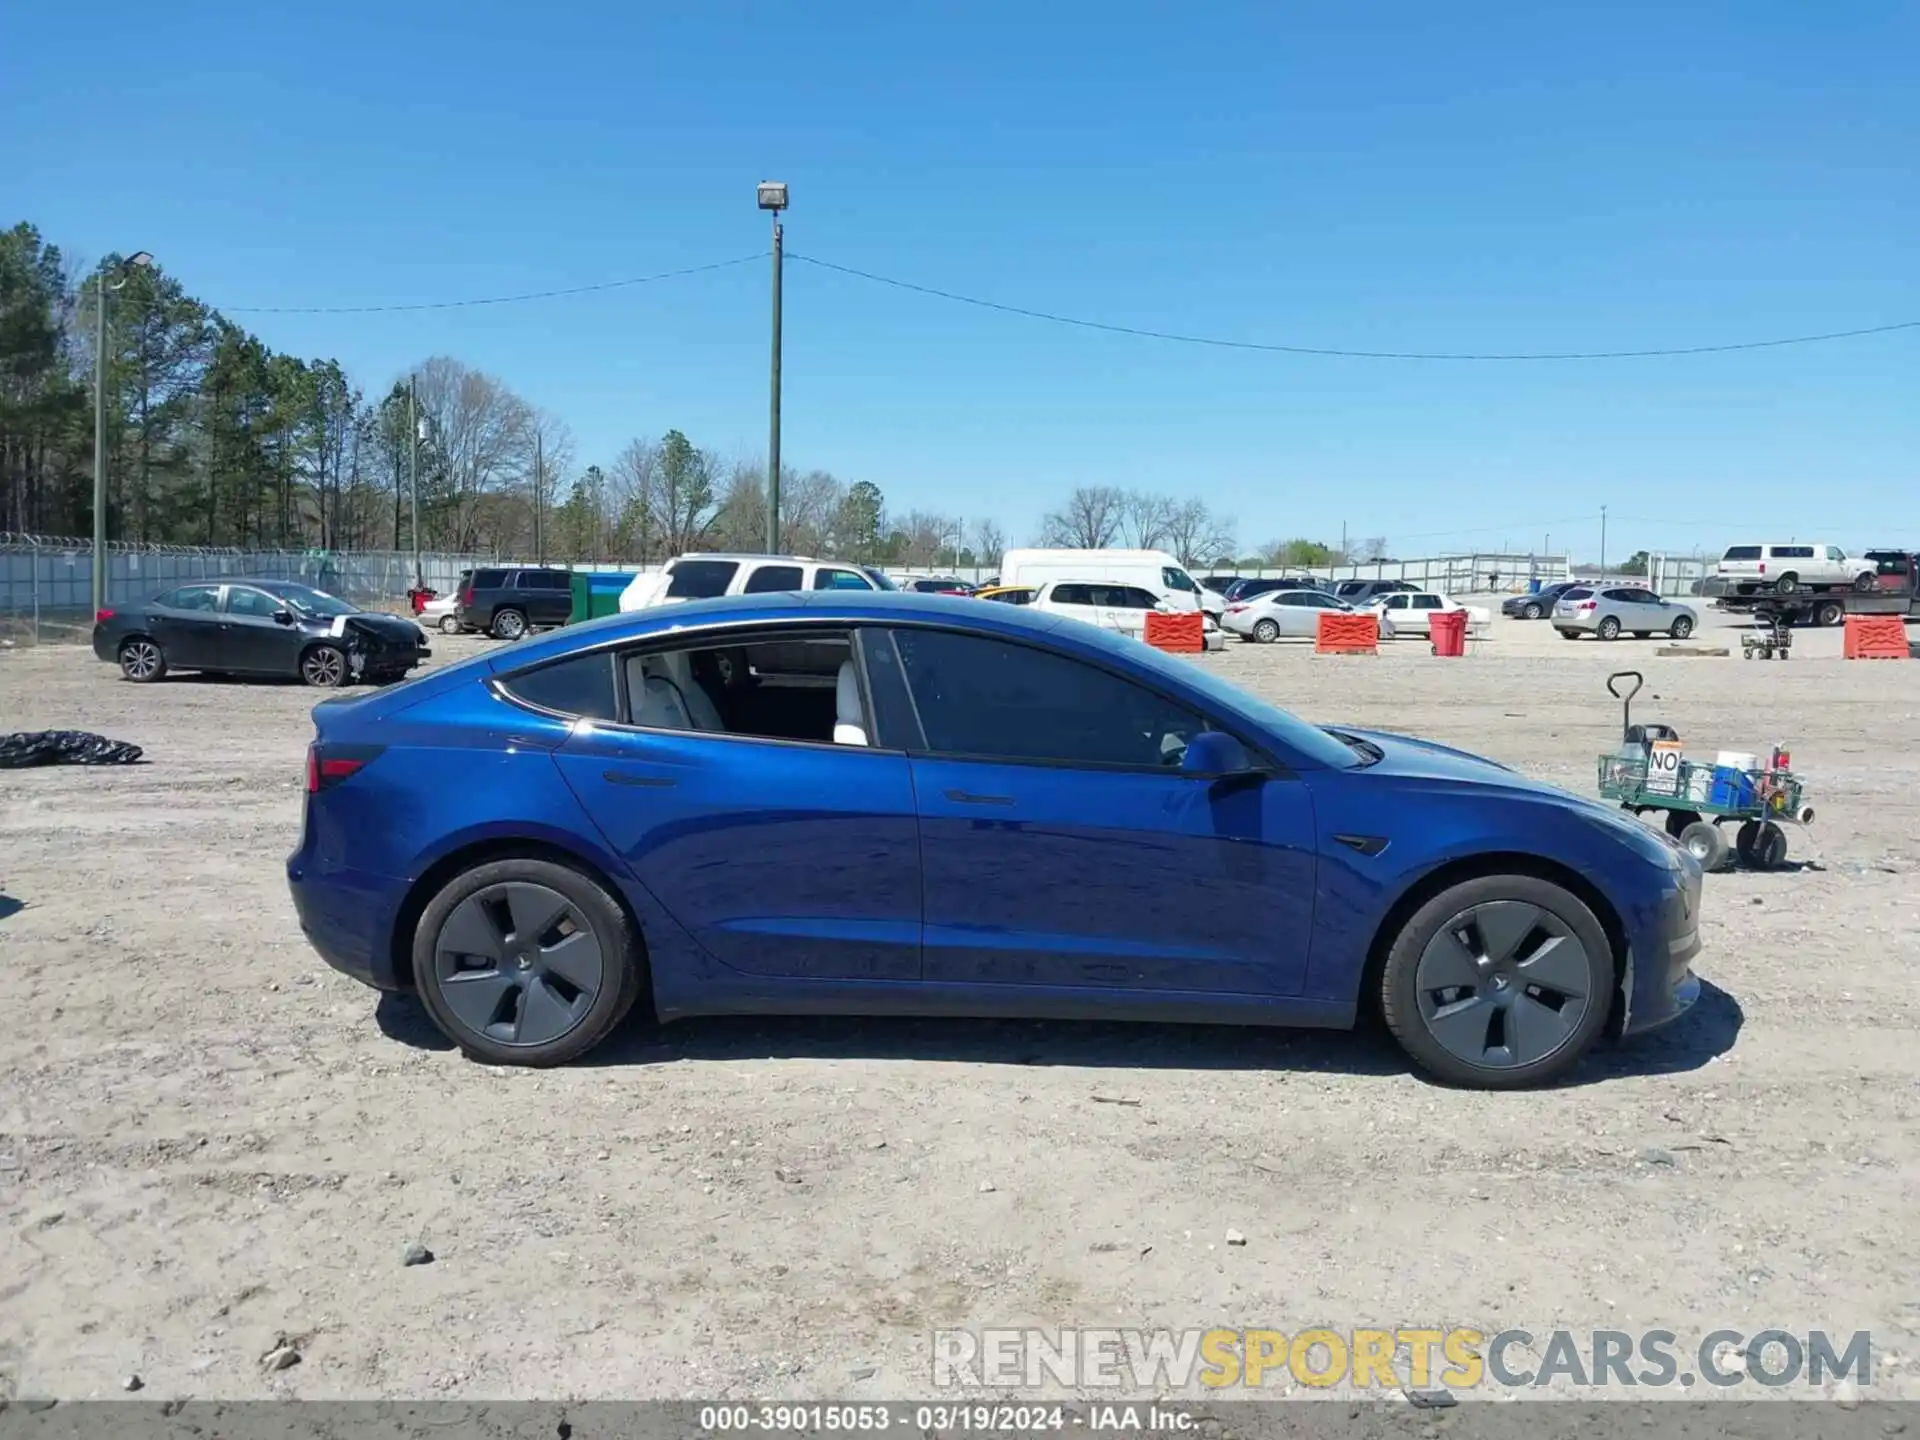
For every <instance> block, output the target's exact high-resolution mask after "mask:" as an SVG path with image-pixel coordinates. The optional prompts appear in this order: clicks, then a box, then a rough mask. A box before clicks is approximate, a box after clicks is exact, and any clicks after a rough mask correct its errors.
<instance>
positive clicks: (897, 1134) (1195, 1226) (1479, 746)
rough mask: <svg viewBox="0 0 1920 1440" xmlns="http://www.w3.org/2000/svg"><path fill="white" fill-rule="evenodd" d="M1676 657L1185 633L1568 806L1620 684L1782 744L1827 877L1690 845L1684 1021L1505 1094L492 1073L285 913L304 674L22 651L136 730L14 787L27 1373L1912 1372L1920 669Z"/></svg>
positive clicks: (163, 1392)
mask: <svg viewBox="0 0 1920 1440" xmlns="http://www.w3.org/2000/svg"><path fill="white" fill-rule="evenodd" d="M1732 635H1733V632H1731V631H1730V630H1727V629H1726V628H1725V627H1724V626H1723V625H1721V624H1719V623H1718V622H1717V621H1710V622H1709V623H1708V624H1706V625H1705V626H1703V631H1702V634H1701V635H1700V636H1699V637H1697V638H1698V639H1699V640H1700V641H1703V642H1707V643H1712V644H1727V643H1729V639H1730V637H1731V636H1732ZM433 643H434V646H435V650H436V663H438V662H440V661H444V660H445V659H448V658H458V657H460V656H462V655H466V654H470V653H473V652H474V651H475V650H477V649H479V648H480V647H482V646H483V645H486V644H490V643H491V642H486V641H481V640H477V639H472V638H448V637H442V636H438V635H436V636H434V637H433ZM1661 643H1662V642H1658V641H1654V642H1646V643H1634V642H1620V643H1617V644H1613V645H1603V644H1599V643H1597V642H1592V641H1586V642H1580V643H1569V642H1567V641H1564V640H1562V639H1561V638H1560V637H1558V636H1557V635H1555V634H1554V633H1553V632H1552V630H1551V629H1550V628H1549V627H1547V626H1545V625H1544V624H1537V623H1536V624H1532V625H1528V624H1526V623H1524V622H1517V621H1505V620H1496V621H1495V622H1494V625H1493V629H1492V631H1491V634H1490V636H1489V637H1488V638H1487V639H1485V640H1476V641H1475V642H1474V643H1473V644H1472V645H1471V646H1470V650H1469V654H1468V656H1467V658H1466V659H1465V660H1462V661H1441V660H1435V659H1433V658H1431V657H1430V656H1429V655H1428V652H1427V646H1426V645H1425V643H1424V642H1419V641H1402V642H1398V643H1396V644H1392V645H1389V646H1387V647H1385V648H1384V650H1383V653H1382V654H1381V655H1380V656H1379V657H1377V658H1365V657H1331V656H1329V657H1320V656H1315V655H1314V654H1312V653H1311V647H1310V646H1305V645H1277V646H1256V645H1247V644H1240V643H1235V644H1232V645H1230V647H1229V648H1228V649H1227V650H1226V651H1225V652H1224V653H1222V654H1219V655H1213V656H1208V657H1205V658H1204V659H1203V660H1198V661H1196V662H1195V663H1202V664H1206V665H1209V666H1212V667H1215V668H1217V669H1218V670H1219V672H1221V673H1223V674H1225V675H1226V676H1228V677H1229V678H1231V679H1233V680H1235V681H1237V682H1239V683H1241V684H1244V685H1246V686H1248V687H1249V688H1251V689H1253V690H1255V691H1257V692H1259V693H1260V694H1262V695H1264V696H1266V697H1267V698H1270V699H1273V700H1275V701H1277V702H1278V703H1281V704H1283V705H1286V706H1288V707H1290V708H1293V709H1295V710H1297V711H1299V712H1300V713H1302V714H1304V715H1306V716H1307V717H1309V718H1312V719H1317V720H1326V721H1333V720H1336V719H1338V720H1347V721H1351V722H1354V723H1357V724H1364V725H1371V726H1375V727H1379V728H1383V729H1394V730H1405V731H1409V732H1412V733H1415V734H1420V735H1424V736H1427V737H1429V738H1432V739H1435V740H1439V741H1442V742H1446V743H1449V744H1454V745H1458V746H1462V747H1465V748H1468V749H1473V750H1477V751H1481V752H1483V753H1486V754H1489V755H1491V756H1493V757H1494V758H1496V759H1499V760H1502V761H1505V762H1508V763H1510V764H1513V765H1515V766H1517V767H1519V768H1521V769H1522V770H1524V771H1526V772H1527V773H1529V774H1532V775H1536V776H1539V777H1541V778H1544V779H1547V780H1551V781H1554V782H1557V783H1560V784H1563V785H1566V786H1568V787H1570V788H1574V789H1577V790H1582V791H1584V790H1587V789H1589V787H1590V786H1591V784H1592V781H1593V757H1594V755H1595V754H1596V753H1597V752H1598V751H1600V750H1602V749H1604V748H1608V747H1610V746H1611V745H1612V744H1613V743H1615V742H1616V741H1617V739H1618V724H1619V709H1618V706H1617V704H1616V703H1615V702H1614V701H1613V700H1611V699H1610V698H1609V697H1608V696H1607V694H1606V691H1605V689H1604V677H1605V675H1606V673H1607V672H1608V671H1609V670H1610V669H1614V668H1619V667H1623V666H1627V665H1632V666H1633V667H1634V668H1638V669H1640V670H1642V671H1644V672H1645V674H1646V676H1647V681H1648V684H1647V688H1646V690H1645V691H1644V692H1643V693H1642V696H1641V700H1640V706H1639V709H1638V710H1637V712H1636V714H1637V716H1639V717H1643V718H1647V719H1662V720H1665V721H1666V722H1668V723H1669V724H1672V725H1674V726H1675V727H1676V728H1677V729H1678V730H1679V732H1680V734H1681V735H1682V737H1683V738H1685V739H1686V740H1688V741H1689V742H1692V743H1693V744H1696V745H1698V746H1700V747H1702V748H1705V749H1707V750H1717V749H1721V748H1729V749H1741V750H1760V751H1764V750H1765V749H1766V748H1767V747H1768V746H1770V745H1771V744H1773V743H1775V742H1783V743H1785V744H1787V745H1788V746H1789V747H1790V749H1791V750H1792V752H1793V757H1794V762H1795V767H1796V769H1798V770H1800V771H1802V772H1803V773H1804V774H1805V775H1806V777H1807V780H1808V784H1809V787H1810V794H1809V799H1810V801H1811V803H1812V804H1813V805H1814V806H1815V807H1816V808H1817V811H1818V818H1817V820H1816V822H1815V825H1814V828H1813V830H1812V832H1811V834H1810V835H1802V834H1801V833H1800V832H1797V831H1796V832H1792V834H1791V837H1790V838H1791V841H1792V844H1793V846H1794V852H1793V855H1792V859H1793V860H1795V861H1797V862H1813V863H1812V864H1810V865H1804V866H1794V867H1790V868H1788V869H1786V870H1783V871H1779V872H1774V873H1767V874H1752V873H1740V872H1737V873H1730V874H1722V875H1716V876H1713V877H1710V878H1709V880H1708V882H1707V900H1706V906H1707V908H1706V916H1705V926H1704V931H1705V936H1704V938H1705V941H1706V950H1705V953H1704V954H1703V955H1702V957H1701V959H1700V961H1699V962H1698V965H1699V970H1700V973H1701V974H1702V975H1703V977H1704V978H1705V979H1706V981H1708V982H1709V988H1708V990H1707V994H1706V998H1705V999H1704V1000H1703V1001H1702V1003H1701V1004H1700V1005H1699V1006H1698V1007H1697V1009H1696V1011H1695V1012H1694V1013H1693V1014H1692V1015H1691V1016H1690V1017H1689V1018H1688V1019H1687V1020H1685V1021H1684V1022H1682V1023H1681V1024H1680V1025H1678V1026H1676V1027H1673V1028H1672V1029H1670V1030H1668V1031H1666V1032H1662V1033H1660V1034H1658V1035H1655V1036H1652V1037H1648V1038H1646V1039H1643V1040H1640V1041H1637V1042H1634V1043H1632V1044H1631V1045H1628V1046H1626V1047H1623V1048H1619V1049H1615V1050H1610V1051H1603V1052H1601V1053H1600V1054H1599V1056H1598V1057H1597V1058H1596V1059H1594V1060H1593V1061H1590V1062H1589V1064H1588V1066H1587V1067H1586V1069H1585V1070H1584V1071H1583V1072H1582V1073H1581V1075H1580V1077H1579V1083H1576V1084H1573V1085H1570V1086H1568V1087H1566V1088H1563V1089H1559V1090H1556V1091H1552V1092H1546V1093H1532V1094H1509V1095H1502V1094H1475V1093H1463V1092H1454V1091H1449V1090H1445V1089H1441V1088H1438V1087H1435V1086H1433V1085H1431V1084H1428V1083H1426V1082H1424V1081H1422V1080H1420V1079H1418V1078H1415V1077H1414V1076H1413V1075H1411V1074H1410V1073H1409V1072H1408V1070H1407V1068H1406V1066H1405V1065H1404V1064H1403V1063H1402V1062H1401V1060H1400V1059H1399V1058H1398V1055H1397V1052H1396V1051H1395V1050H1394V1049H1393V1048H1392V1047H1391V1046H1390V1045H1389V1044H1388V1043H1386V1042H1385V1041H1383V1040H1381V1039H1378V1038H1375V1037H1372V1036H1368V1035H1355V1036H1348V1035H1319V1034H1306V1033H1292V1032H1268V1031H1238V1030H1234V1031H1219V1030H1198V1029H1188V1028H1179V1027H1157V1026H1139V1027H1131V1028H1121V1027H1105V1026H1086V1025H1067V1024H998V1023H993V1024H989V1023H950V1022H938V1023H936V1022H924V1023H897V1022H878V1021H870V1020H869V1021H821V1020H790V1021H769V1020H760V1019H755V1020H724V1021H697V1022H689V1023H685V1024H681V1025H677V1026H674V1027H671V1028H668V1029H665V1030H649V1029H647V1028H646V1027H645V1026H644V1025H642V1024H638V1023H636V1024H634V1025H633V1026H631V1027H630V1029H629V1030H628V1031H627V1032H625V1033H624V1035H623V1036H622V1037H620V1038H618V1039H616V1041H614V1042H613V1043H611V1044H610V1045H609V1046H607V1047H605V1048H603V1049H602V1050H601V1051H600V1052H597V1053H596V1054H595V1055H594V1056H593V1057H591V1058H590V1060H589V1061H588V1062H586V1063H583V1064H581V1065H578V1066H575V1067H572V1068H569V1069H566V1070H561V1071H549V1072H525V1071H515V1070H504V1069H499V1070H496V1069H489V1068H485V1067H482V1066H478V1065H475V1064H471V1063H468V1062H466V1061H465V1060H463V1059H462V1058H461V1057H460V1056H459V1055H458V1054H456V1053H454V1052H452V1051H450V1050H449V1049H447V1048H446V1047H445V1046H444V1044H443V1042H441V1041H439V1040H438V1038H437V1036H436V1034H435V1032H433V1030H432V1029H431V1027H430V1026H429V1025H428V1023H427V1022H426V1020H425V1019H424V1017H423V1016H422V1015H421V1014H420V1013H419V1012H418V1011H417V1010H416V1009H415V1008H414V1007H413V1006H412V1005H411V1004H410V1003H408V1002H404V1001H398V1000H392V999H387V1000H382V999H381V998H380V997H377V996H375V995H374V994H373V993H372V992H370V991H367V990H364V989H362V988H361V987H359V986H358V985H356V984H354V983H352V982H351V981H348V980H346V979H344V978H341V977H339V976H337V975H335V974H333V973H332V972H330V971H328V970H327V969H326V968H325V967H324V966H323V965H322V964H321V963H320V962H319V960H318V959H317V958H316V957H315V956H314V955H313V954H312V953H311V951H310V950H309V949H308V947H307V945H306V944H305V942H304V941H303V940H302V938H301V936H300V933H299V930H298V928H297V926H296V924H295V922H294V917H293V912H292V909H291V906H290V904H289V902H288V899H287V894H286V885H285V880H284V876H283V873H282V868H281V866H282V860H283V858H284V856H285V855H286V853H287V852H288V850H289V849H291V848H292V846H293V844H294V841H295V837H296V832H297V830H298V826H299V818H300V807H301V788H302V787H301V779H302V757H303V752H304V748H305V746H306V743H307V740H308V738H309V737H310V734H311V728H310V725H309V722H308V719H307V712H308V710H309V709H310V708H311V706H312V704H313V703H314V701H315V699H316V698H317V697H316V696H315V694H314V693H313V692H312V691H309V690H305V689H302V688H301V687H299V686H297V685H292V684H288V685H281V686H276V685H243V684H237V683H219V682H214V681H203V680H198V679H195V678H193V677H182V678H178V679H174V680H171V681H168V682H165V683H162V684H159V685H156V686H152V687H139V686H135V685H131V684H127V683H124V682H123V681H121V680H120V679H119V677H118V675H117V673H116V671H115V670H114V669H113V667H111V666H108V665H104V664H100V663H98V662H96V661H95V660H94V659H93V657H92V655H91V653H90V652H89V651H87V650H86V649H85V648H83V647H63V646H47V647H42V648H38V649H20V650H14V651H6V652H0V732H4V731H12V730H23V729H41V728H79V729H87V730H95V731H99V732H102V733H104V734H107V735H109V736H111V737H113V738H115V739H121V740H128V741H133V742H135V743H138V744H140V745H143V746H145V747H146V751H147V759H148V761H149V762H150V763H148V764H146V765H144V766H141V767H137V768H131V769H121V770H86V769H78V768H61V769H50V770H44V771H33V772H15V773H0V1015H4V1017H5V1024H6V1036H5V1042H4V1047H0V1230H3V1231H4V1239H3V1240H0V1398H5V1397H7V1396H10V1395H26V1394H40V1395H58V1396H64V1397H83V1396H88V1395H95V1394H99V1395H106V1394H110V1393H117V1392H119V1391H120V1389H121V1387H122V1385H123V1382H124V1381H125V1379H126V1377H128V1376H130V1375H136V1374H137V1375H138V1376H140V1377H141V1379H142V1381H143V1382H144V1385H145V1387H146V1390H147V1392H148V1393H150V1394H152V1395H154V1396H156V1397H165V1396H172V1395H193V1396H218V1397H235V1398H237V1397H248V1396H259V1395H274V1394H296V1395H301V1396H308V1397H319V1396H330V1397H343V1396H365V1395H372V1394H376V1393H384V1394H391V1395H405V1394H444V1395H452V1396H473V1397H516V1396H525V1397H534V1396H545V1397H554V1396H570V1397H572V1396H579V1397H590V1396H608V1397H613V1396H651V1395H701V1396H706V1397H722V1396H729V1395H754V1396H760V1397H773V1396H836V1397H853V1398H862V1397H869V1396H870V1397H874V1398H879V1397H883V1396H894V1397H897V1396H901V1395H924V1394H926V1393H928V1392H929V1390H930V1388H931V1387H930V1383H929V1377H930V1340H929V1334H930V1332H931V1331H932V1330H934V1329H935V1328H938V1327H951V1326H999V1325H1007V1326H1017V1325H1038V1326H1048V1327H1052V1326H1061V1325H1069V1324H1075V1325H1128V1326H1148V1325H1165V1326H1172V1327H1186V1326H1198V1327H1207V1326H1215V1325H1226V1326H1271V1327H1274V1328H1276V1329H1280V1330H1283V1331H1287V1332H1289V1333H1291V1332H1294V1331H1296V1330H1298V1329H1300V1328H1302V1327H1304V1326H1308V1325H1327V1326H1331V1327H1333V1328H1335V1329H1345V1328H1349V1327H1356V1326H1375V1325H1379V1326H1388V1327H1392V1326H1406V1325H1414V1324H1421V1323H1424V1324H1429V1325H1436V1326H1440V1325H1469V1326H1473V1327H1476V1328H1480V1329H1483V1330H1485V1331H1487V1332H1489V1333H1491V1332H1494V1331H1498V1330H1503V1329H1508V1328H1513V1327H1523V1328H1527V1329H1531V1330H1533V1331H1535V1332H1545V1331H1548V1330H1551V1329H1553V1328H1555V1327H1568V1328H1574V1329H1582V1330H1584V1329H1588V1328H1610V1329H1619V1330H1628V1331H1639V1330H1644V1329H1646V1328H1649V1327H1664V1328H1667V1329H1671V1330H1674V1331H1677V1332H1679V1333H1680V1334H1681V1335H1682V1336H1697V1335H1700V1334H1703V1333H1705V1332H1706V1331H1708V1330H1710V1329H1713V1328H1716V1327H1719V1326H1725V1327H1727V1328H1730V1329H1735V1330H1739V1331H1742V1332H1744V1333H1749V1334H1750V1333H1753V1332H1756V1331H1759V1330H1762V1329H1766V1328H1769V1327H1780V1328H1784V1329H1788V1330H1794V1331H1798V1332H1800V1333H1803V1334H1804V1333H1805V1332H1806V1331H1808V1330H1812V1329H1825V1330H1828V1331H1830V1332H1841V1333H1842V1334H1846V1333H1851V1332H1853V1331H1856V1330H1869V1331H1871V1332H1872V1334H1873V1337H1874V1359H1875V1375H1874V1380H1875V1384H1874V1390H1875V1391H1876V1393H1879V1394H1881V1395H1889V1394H1900V1395H1912V1396H1920V1376H1916V1375H1914V1373H1913V1371H1914V1370H1920V1210H1917V1209H1916V1207H1915V1205H1914V1200H1913V1197H1914V1196H1915V1195H1916V1194H1920V1087H1917V1086H1916V1083H1915V1082H1916V1079H1920V886H1916V883H1915V881H1916V876H1920V748H1917V747H1916V745H1915V743H1914V742H1915V737H1916V736H1917V735H1920V665H1914V664H1884V663H1847V662H1843V661H1841V660H1840V659H1839V658H1838V657H1839V653H1840V638H1839V633H1838V632H1837V631H1820V632H1803V633H1801V634H1800V636H1799V637H1798V639H1797V641H1796V653H1795V657H1794V659H1793V660H1792V661H1790V662H1788V663H1785V664H1779V663H1774V664H1759V663H1744V662H1742V661H1741V660H1740V658H1739V647H1738V640H1737V638H1732V639H1731V644H1732V648H1733V654H1732V656H1731V657H1729V658H1659V657H1658V656H1657V655H1656V653H1655V652H1656V650H1657V648H1658V647H1659V645H1660V644H1661ZM1181 903H1183V902H1182V898H1181V897H1180V896H1179V895H1177V894H1170V895H1168V896H1167V904H1169V905H1172V906H1177V905H1180V904H1181ZM1229 1231H1235V1232H1238V1234H1239V1236H1240V1237H1241V1239H1242V1240H1243V1241H1244V1243H1233V1244H1230V1243H1229V1242H1228V1233H1229ZM410 1242H419V1243H421V1244H424V1245H425V1246H426V1247H427V1248H428V1249H429V1250H430V1251H431V1252H432V1255H433V1260H432V1263H430V1264H424V1265H413V1266H403V1264H402V1255H403V1252H404V1251H405V1250H406V1248H407V1246H408V1245H409V1243H410ZM282 1342H285V1343H289V1344H291V1345H292V1346H293V1347H294V1349H296V1350H297V1352H298V1354H299V1356H300V1361H299V1363H298V1364H295V1365H292V1366H291V1367H290V1368H286V1369H280V1370H268V1369H267V1368H265V1367H264V1366H263V1365H262V1357H263V1356H264V1355H266V1354H267V1353H268V1352H269V1351H270V1350H272V1349H274V1348H275V1346H276V1345H277V1344H280V1343H282Z"/></svg>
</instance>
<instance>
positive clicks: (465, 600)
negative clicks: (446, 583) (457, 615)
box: [460, 585, 473, 609]
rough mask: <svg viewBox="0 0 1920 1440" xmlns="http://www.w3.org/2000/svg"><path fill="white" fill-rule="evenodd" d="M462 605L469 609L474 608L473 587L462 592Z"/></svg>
mask: <svg viewBox="0 0 1920 1440" xmlns="http://www.w3.org/2000/svg"><path fill="white" fill-rule="evenodd" d="M460 603H461V604H462V605H463V606H465V607H466V608H468V609H472V608H473V587H472V586H471V585H469V586H468V587H467V588H466V589H464V590H462V591H461V592H460Z"/></svg>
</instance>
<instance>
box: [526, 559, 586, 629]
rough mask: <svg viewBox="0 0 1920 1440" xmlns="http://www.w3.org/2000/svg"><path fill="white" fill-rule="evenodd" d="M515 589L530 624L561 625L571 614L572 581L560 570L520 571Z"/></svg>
mask: <svg viewBox="0 0 1920 1440" xmlns="http://www.w3.org/2000/svg"><path fill="white" fill-rule="evenodd" d="M519 588H520V590H521V591H522V597H521V598H522V603H523V604H525V606H526V607H527V620H528V622H529V623H530V624H534V625H564V624H566V623H567V619H568V617H569V616H571V615H572V614H573V581H572V578H571V577H570V576H569V575H568V573H567V572H566V571H564V570H522V571H521V572H520V576H519Z"/></svg>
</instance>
